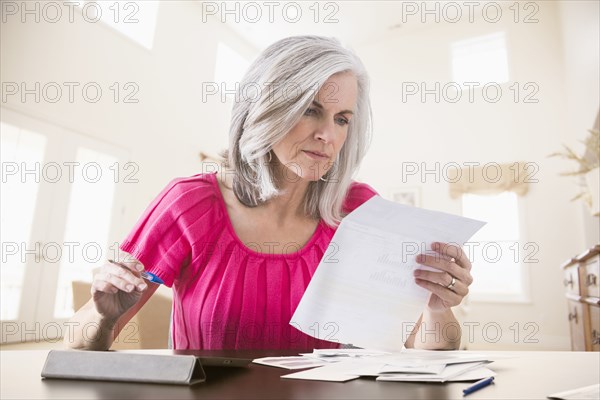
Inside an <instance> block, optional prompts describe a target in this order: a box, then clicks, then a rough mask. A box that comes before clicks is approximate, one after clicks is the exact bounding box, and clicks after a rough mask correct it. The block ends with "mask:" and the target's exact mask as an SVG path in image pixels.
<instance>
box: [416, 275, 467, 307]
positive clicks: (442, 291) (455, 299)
mask: <svg viewBox="0 0 600 400" xmlns="http://www.w3.org/2000/svg"><path fill="white" fill-rule="evenodd" d="M416 283H417V285H419V286H421V287H423V288H425V289H427V290H429V291H430V292H432V293H433V294H435V295H436V296H438V297H439V298H440V299H442V302H443V303H444V305H445V306H446V307H447V308H450V307H454V306H457V305H459V304H460V302H461V301H462V299H463V296H461V295H459V294H458V293H456V292H453V291H452V290H450V289H447V288H445V287H443V286H441V285H438V284H437V283H433V282H430V281H427V280H424V279H419V278H417V279H416Z"/></svg>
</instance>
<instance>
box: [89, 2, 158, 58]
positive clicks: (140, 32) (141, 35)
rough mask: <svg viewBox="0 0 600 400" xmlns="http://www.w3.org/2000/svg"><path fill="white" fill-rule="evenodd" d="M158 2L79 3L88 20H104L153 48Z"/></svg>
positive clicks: (139, 42)
mask: <svg viewBox="0 0 600 400" xmlns="http://www.w3.org/2000/svg"><path fill="white" fill-rule="evenodd" d="M158 4H159V2H158V1H131V0H111V1H84V2H80V3H79V4H78V5H79V6H80V7H81V13H82V14H83V17H84V18H85V19H86V20H88V21H98V20H99V21H102V22H103V23H105V24H106V25H108V26H110V27H111V28H113V29H115V30H116V31H118V32H120V33H121V34H123V35H125V36H127V37H128V38H129V39H131V40H133V41H134V42H136V43H137V44H139V45H141V46H144V47H145V48H147V49H148V50H152V46H153V45H154V32H155V30H156V17H157V16H158Z"/></svg>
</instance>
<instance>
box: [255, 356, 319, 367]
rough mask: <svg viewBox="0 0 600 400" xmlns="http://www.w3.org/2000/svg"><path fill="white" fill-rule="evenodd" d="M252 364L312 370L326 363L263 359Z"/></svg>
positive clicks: (317, 360)
mask: <svg viewBox="0 0 600 400" xmlns="http://www.w3.org/2000/svg"><path fill="white" fill-rule="evenodd" d="M252 362H254V363H256V364H261V365H268V366H269V367H277V368H285V369H303V368H313V367H320V366H322V365H325V364H327V361H322V360H319V359H317V358H308V357H264V358H257V359H256V360H253V361H252Z"/></svg>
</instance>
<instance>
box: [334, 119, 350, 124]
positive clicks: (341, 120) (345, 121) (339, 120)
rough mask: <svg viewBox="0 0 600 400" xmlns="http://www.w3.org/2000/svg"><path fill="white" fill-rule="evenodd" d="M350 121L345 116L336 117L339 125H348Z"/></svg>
mask: <svg viewBox="0 0 600 400" xmlns="http://www.w3.org/2000/svg"><path fill="white" fill-rule="evenodd" d="M349 122H350V121H348V120H347V119H346V118H338V119H337V123H338V124H340V125H348V123H349Z"/></svg>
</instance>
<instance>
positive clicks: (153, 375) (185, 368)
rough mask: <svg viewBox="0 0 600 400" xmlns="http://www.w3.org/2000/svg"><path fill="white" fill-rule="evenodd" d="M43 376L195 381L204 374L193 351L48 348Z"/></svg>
mask: <svg viewBox="0 0 600 400" xmlns="http://www.w3.org/2000/svg"><path fill="white" fill-rule="evenodd" d="M42 378H58V379H86V380H96V381H119V382H143V383H163V384H171V385H194V384H196V383H200V382H204V381H205V380H206V376H205V374H204V370H203V369H202V364H201V363H200V360H199V359H198V358H197V357H195V356H192V355H189V356H188V355H154V354H134V353H122V352H116V351H85V350H51V351H50V353H49V354H48V357H47V358H46V363H45V364H44V368H43V369H42Z"/></svg>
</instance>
